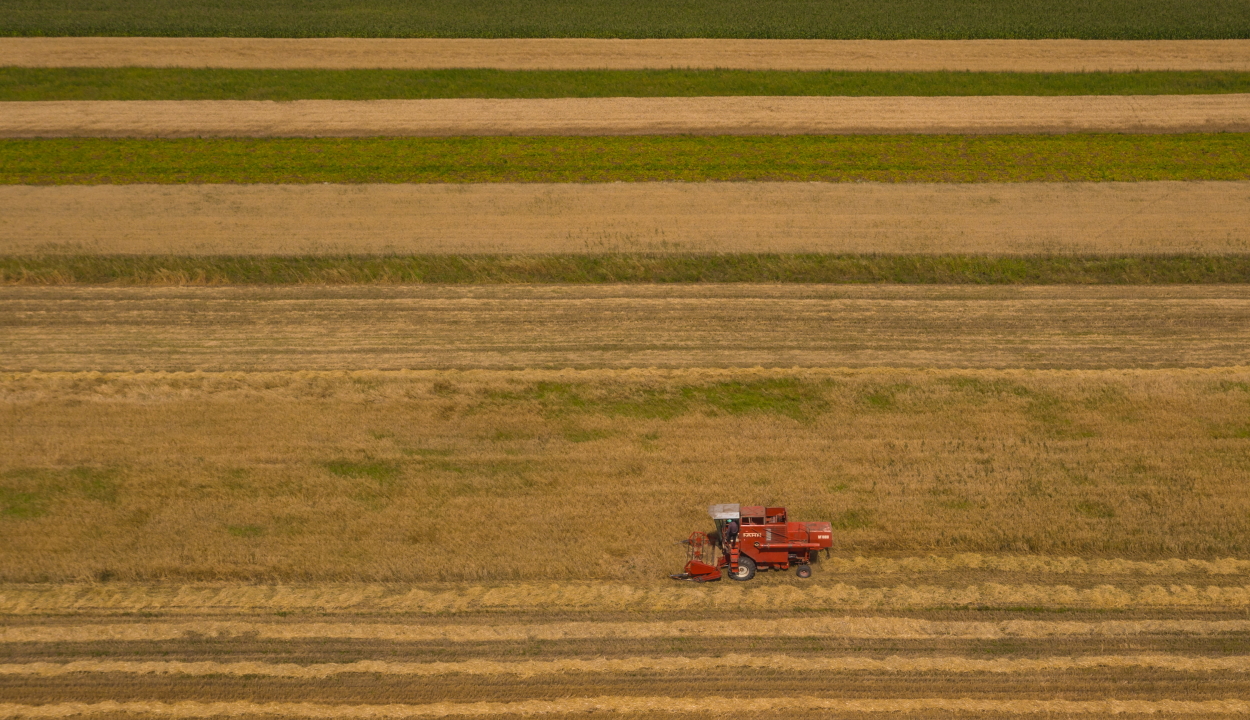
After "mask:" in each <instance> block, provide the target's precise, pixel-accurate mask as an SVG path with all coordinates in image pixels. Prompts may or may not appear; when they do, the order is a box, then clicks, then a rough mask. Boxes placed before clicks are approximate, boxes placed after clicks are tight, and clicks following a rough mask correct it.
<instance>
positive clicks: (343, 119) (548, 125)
mask: <svg viewBox="0 0 1250 720" xmlns="http://www.w3.org/2000/svg"><path fill="white" fill-rule="evenodd" d="M1247 131H1250V94H1228V95H1183V96H1182V95H1124V96H1068V97H1023V96H993V97H776V96H760V97H696V98H556V99H439V100H361V101H348V100H297V101H292V102H281V103H279V102H271V101H256V102H253V101H240V100H188V101H177V100H153V101H98V102H97V101H47V102H13V103H5V104H4V106H3V112H2V113H0V137H9V138H36V137H370V136H380V135H389V136H408V137H451V136H461V135H584V136H591V135H685V134H689V135H814V134H900V133H919V134H1002V133H1073V132H1123V133H1194V132H1247Z"/></svg>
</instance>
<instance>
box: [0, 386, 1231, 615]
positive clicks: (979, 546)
mask: <svg viewBox="0 0 1250 720" xmlns="http://www.w3.org/2000/svg"><path fill="white" fill-rule="evenodd" d="M1248 386H1250V375H1248V374H1247V371H1246V370H1245V369H1244V368H1228V369H1191V370H1184V369H1176V370H1102V371H1020V370H1006V371H995V370H943V371H939V370H905V369H898V370H881V369H876V370H858V371H857V370H849V369H848V370H818V369H805V370H780V369H777V370H761V369H756V370H728V369H727V370H718V371H714V370H671V371H663V370H649V371H648V370H623V371H612V370H588V371H540V370H531V371H511V372H510V371H406V372H281V373H118V374H102V373H16V374H8V375H5V376H4V377H3V378H2V379H0V427H2V428H3V433H4V436H5V437H6V446H7V447H6V452H5V453H4V455H3V457H2V458H0V463H3V464H2V465H0V483H2V484H0V488H3V493H4V494H3V495H2V496H0V501H2V502H3V506H2V507H3V522H4V527H5V535H6V542H5V543H4V545H3V546H2V547H0V568H2V572H3V579H4V580H7V581H15V582H29V581H36V582H47V581H65V580H90V579H93V578H96V579H113V580H162V579H168V580H175V579H182V580H227V579H237V580H268V581H300V580H317V581H330V580H333V581H370V582H378V581H382V582H393V581H402V582H413V581H473V580H492V581H507V580H561V581H563V580H576V579H588V578H591V579H604V580H609V579H615V580H628V581H638V580H641V579H645V578H655V577H662V576H663V575H664V574H666V573H667V572H673V571H675V570H676V569H679V568H674V565H680V564H681V563H680V562H679V561H680V559H681V554H680V552H679V550H680V548H678V547H676V546H674V545H673V542H674V541H676V540H679V539H681V538H683V537H685V535H686V534H687V533H688V532H689V531H690V530H693V529H697V528H700V527H703V526H704V524H705V518H704V517H703V511H702V508H703V507H705V506H706V505H708V504H710V503H713V502H722V501H727V500H732V501H743V502H745V501H748V500H754V501H758V502H778V501H784V502H786V504H788V505H789V506H790V508H791V510H792V512H793V513H794V515H795V516H801V517H805V518H810V519H829V520H831V521H833V522H834V524H835V528H836V529H837V531H838V535H837V545H836V546H835V555H836V556H837V557H839V558H842V559H841V560H838V561H836V563H834V564H833V565H831V569H832V568H839V570H838V571H833V572H830V573H827V574H823V575H822V576H821V579H820V580H818V581H817V582H816V583H815V584H813V585H811V586H810V588H811V590H810V592H815V591H816V587H817V586H820V587H824V584H825V583H837V582H838V580H837V579H838V578H839V577H844V576H846V575H847V574H849V575H853V576H857V577H866V578H869V580H868V581H865V582H864V583H861V584H857V585H855V586H845V587H840V586H838V585H836V584H835V585H831V586H829V587H827V588H825V590H824V592H829V593H832V594H833V595H830V596H829V598H827V599H825V600H820V599H818V598H817V596H815V595H811V596H809V597H810V598H811V602H813V603H817V605H819V606H825V604H827V603H831V604H832V605H834V606H836V605H839V604H842V605H850V606H856V607H875V606H881V607H892V606H897V605H898V604H899V603H900V602H902V604H904V605H906V604H914V603H913V602H912V601H908V600H906V599H904V600H901V601H900V600H899V599H898V598H899V597H900V596H899V595H898V593H897V592H895V591H892V590H890V588H892V587H895V588H899V587H904V588H905V587H910V588H912V590H910V591H911V592H916V593H919V595H917V598H918V599H916V600H915V601H914V602H915V603H920V604H922V605H923V604H924V603H925V602H932V603H936V604H943V605H945V604H967V603H975V602H979V600H977V598H978V597H987V598H992V597H993V596H994V592H997V591H995V590H994V589H993V583H995V582H998V580H996V578H998V577H1001V576H1003V575H1004V574H1005V575H1006V576H1009V577H1012V578H1014V580H1013V582H1012V583H1011V584H1012V585H1013V586H1019V587H1018V588H1017V590H1018V592H1019V593H1020V594H1019V595H1018V597H1017V600H1016V602H1018V603H1019V604H1022V605H1028V604H1032V603H1033V602H1034V601H1035V599H1036V598H1039V597H1041V596H1039V595H1037V594H1036V593H1033V591H1031V590H1028V589H1027V588H1028V587H1030V586H1032V585H1036V584H1037V583H1035V582H1034V581H1032V580H1026V579H1027V578H1031V577H1036V576H1043V577H1045V576H1048V575H1050V574H1053V573H1054V572H1056V571H1058V572H1063V573H1064V574H1066V575H1067V576H1068V577H1071V578H1075V579H1076V580H1074V581H1073V583H1074V584H1072V588H1073V589H1072V593H1074V595H1073V596H1072V600H1071V601H1072V602H1074V603H1077V604H1091V603H1092V604H1095V605H1096V604H1099V601H1096V600H1092V599H1086V600H1081V599H1080V596H1081V594H1082V593H1086V594H1093V595H1097V593H1099V592H1101V591H1100V590H1099V589H1098V588H1099V586H1100V585H1103V584H1106V583H1103V582H1101V581H1102V579H1104V578H1106V577H1108V576H1110V575H1117V574H1121V573H1120V571H1118V570H1116V569H1115V568H1117V567H1119V566H1118V565H1117V564H1116V563H1117V562H1126V561H1132V562H1141V563H1145V564H1144V565H1141V566H1140V567H1141V568H1155V570H1139V571H1132V572H1129V573H1128V574H1127V575H1124V576H1123V577H1124V578H1126V579H1122V580H1118V581H1116V582H1115V583H1110V584H1111V585H1113V586H1115V587H1117V588H1119V590H1117V592H1123V593H1127V594H1126V595H1124V596H1123V600H1122V602H1123V603H1124V604H1125V605H1126V606H1135V605H1138V604H1142V603H1145V604H1150V603H1151V602H1153V600H1149V599H1148V598H1151V597H1155V596H1158V597H1161V598H1163V597H1167V598H1172V599H1171V600H1167V601H1166V603H1167V604H1176V603H1180V604H1186V603H1197V604H1199V605H1202V604H1211V603H1217V604H1218V603H1221V602H1227V603H1230V604H1231V605H1230V606H1238V607H1239V606H1241V605H1242V604H1243V603H1244V602H1245V599H1244V598H1245V594H1244V592H1245V591H1244V582H1242V581H1241V580H1240V579H1239V578H1242V577H1244V565H1243V564H1238V563H1239V562H1240V561H1236V560H1231V559H1228V558H1236V557H1240V556H1242V555H1243V554H1244V553H1245V552H1246V549H1247V548H1246V544H1245V543H1246V537H1247V536H1248V535H1247V532H1248V531H1250V525H1248V523H1250V499H1248V498H1247V495H1246V493H1245V492H1244V489H1243V487H1242V480H1243V478H1244V475H1245V468H1246V465H1245V462H1246V437H1247V425H1246V417H1247V404H1248V403H1250V395H1247V390H1246V388H1247V387H1248ZM626 508H629V510H626ZM453 518H454V522H453V521H452V519H453ZM622 518H627V519H628V521H629V531H628V532H627V533H622V531H621V527H620V523H621V520H622ZM466 537H471V538H472V540H471V545H472V546H473V548H474V551H473V552H469V553H463V552H458V549H459V548H462V547H463V546H464V544H465V539H466ZM1004 551H1005V552H1008V553H1011V554H1025V555H1043V556H1051V557H1055V556H1059V557H1071V556H1079V557H1081V558H1083V559H1082V560H1081V561H1079V562H1078V561H1072V560H1068V561H1062V560H1041V561H1027V560H1021V561H1017V562H1020V563H1021V564H1020V566H1019V569H1012V568H1011V567H1009V566H1003V565H1001V564H996V563H999V562H1000V561H993V560H992V561H985V562H984V563H980V562H979V561H976V562H974V561H972V560H967V559H965V560H964V561H958V560H954V561H952V560H926V561H912V560H906V559H905V558H906V556H908V555H920V556H924V555H926V554H929V553H940V554H951V553H980V554H983V555H991V556H992V555H996V554H998V553H1002V552H1004ZM859 555H864V556H874V555H885V556H895V557H897V556H900V555H901V556H903V558H902V559H894V560H889V561H887V560H875V561H867V560H854V559H853V558H855V557H856V556H859ZM1098 558H1120V559H1121V560H1117V561H1114V562H1113V561H1111V560H1106V561H1100V560H1098ZM1172 558H1188V559H1187V560H1179V561H1177V560H1172ZM961 562H962V563H963V564H962V565H961ZM1030 562H1032V563H1034V564H1032V565H1030V564H1029V563H1030ZM838 563H840V564H838ZM865 563H867V564H865ZM874 563H875V565H874ZM890 563H893V565H891V564H890ZM917 563H919V564H917ZM925 563H929V565H927V566H926V565H925ZM1073 563H1077V564H1078V565H1080V567H1083V568H1084V570H1083V571H1081V572H1070V569H1071V568H1072V567H1075V566H1076V565H1073ZM1193 563H1198V564H1193ZM1202 563H1206V564H1202ZM878 566H879V567H882V568H885V567H889V568H892V570H891V571H890V572H880V571H874V570H872V569H871V568H873V567H878ZM926 567H927V568H928V569H926ZM1047 567H1050V568H1051V570H1047V569H1046V568H1047ZM1128 567H1129V568H1133V567H1139V566H1135V565H1131V564H1130V565H1129V566H1128ZM1217 567H1224V568H1229V569H1230V570H1231V571H1232V572H1231V574H1228V573H1215V572H1212V571H1211V568H1217ZM903 568H907V579H906V580H903V581H900V578H899V577H898V572H899V571H900V570H902V569H903ZM1162 569H1166V572H1167V574H1171V575H1175V574H1178V573H1179V574H1181V575H1187V576H1192V577H1195V578H1201V581H1200V582H1193V583H1187V585H1193V586H1194V588H1196V589H1195V590H1193V591H1192V592H1195V593H1197V594H1196V595H1195V596H1194V597H1195V598H1196V599H1193V600H1188V601H1184V600H1180V599H1178V598H1182V597H1185V596H1186V595H1185V593H1187V592H1191V591H1190V590H1184V589H1178V588H1171V587H1170V586H1168V585H1166V584H1164V583H1161V581H1160V580H1159V577H1160V574H1159V573H1160V571H1161V570H1162ZM843 571H844V572H843ZM930 576H933V577H939V576H948V577H956V578H963V580H961V581H960V582H958V583H956V585H955V586H953V587H945V588H944V587H942V586H941V584H940V583H938V584H934V583H930V582H928V580H927V578H929V577H930ZM929 586H932V587H929ZM1207 586H1211V587H1217V588H1222V589H1219V590H1218V592H1219V593H1225V595H1218V594H1217V595H1211V596H1208V597H1207V599H1205V600H1204V599H1202V592H1206V591H1205V590H1204V588H1206V587H1207ZM978 588H979V589H978ZM1159 588H1162V589H1161V590H1160V589H1159ZM926 593H928V594H927V595H926ZM960 593H965V594H968V593H970V594H968V595H967V598H968V599H966V600H960V599H959V598H960V597H964V596H963V595H960ZM1030 593H1033V594H1030ZM1227 593H1232V594H1227ZM1008 594H1009V593H1008ZM1093 595H1090V597H1091V598H1092V597H1093ZM1111 596H1115V593H1111ZM1111 596H1109V597H1111ZM925 597H928V598H929V599H928V600H924V599H923V598H925ZM1004 597H1006V595H1004ZM566 602H567V601H566ZM764 602H765V603H767V602H773V600H769V601H764ZM1108 602H1110V603H1111V604H1112V605H1115V604H1116V603H1117V602H1120V601H1115V600H1108Z"/></svg>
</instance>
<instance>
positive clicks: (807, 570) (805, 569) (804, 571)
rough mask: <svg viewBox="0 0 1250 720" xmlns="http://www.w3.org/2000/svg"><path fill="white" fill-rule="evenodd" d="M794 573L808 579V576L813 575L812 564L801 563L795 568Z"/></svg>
mask: <svg viewBox="0 0 1250 720" xmlns="http://www.w3.org/2000/svg"><path fill="white" fill-rule="evenodd" d="M794 574H795V575H798V576H799V577H801V578H803V579H804V580H806V579H807V578H809V577H811V576H812V566H811V565H800V566H798V567H796V568H795V569H794Z"/></svg>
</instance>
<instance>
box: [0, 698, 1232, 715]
mask: <svg viewBox="0 0 1250 720" xmlns="http://www.w3.org/2000/svg"><path fill="white" fill-rule="evenodd" d="M730 706H732V707H733V708H734V709H735V710H736V711H738V712H740V713H743V714H746V713H752V712H767V711H776V710H830V711H837V712H890V713H898V712H921V711H927V710H945V711H953V712H996V713H1004V714H1012V715H1024V714H1038V713H1067V714H1074V715H1075V714H1080V715H1089V714H1095V715H1114V714H1121V713H1141V714H1155V713H1162V714H1172V715H1194V714H1243V713H1247V712H1250V701H1246V700H1236V699H1229V700H1204V701H1188V700H971V699H966V698H964V699H955V698H949V699H948V698H918V699H894V698H883V699H874V700H859V699H856V700H850V699H841V698H812V697H768V698H749V699H743V698H734V699H729V698H722V697H696V698H672V697H611V696H609V697H597V698H566V699H561V700H523V701H518V702H503V703H500V702H479V703H431V704H426V705H321V704H316V703H250V702H216V703H201V702H175V703H162V702H112V701H109V702H101V703H52V704H48V705H17V704H12V703H7V704H0V717H29V718H60V717H70V716H74V715H88V716H89V715H102V714H106V713H143V714H148V715H157V716H162V717H176V718H205V717H217V716H238V715H277V716H287V717H290V716H298V717H305V718H377V717H437V716H444V715H468V716H474V715H476V716H482V715H504V714H519V715H542V714H549V713H579V712H581V713H586V712H671V713H695V714H705V713H707V711H708V708H714V707H730Z"/></svg>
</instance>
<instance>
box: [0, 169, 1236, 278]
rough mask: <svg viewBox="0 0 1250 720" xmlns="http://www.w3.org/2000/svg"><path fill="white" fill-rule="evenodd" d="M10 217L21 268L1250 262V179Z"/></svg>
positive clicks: (101, 204) (107, 208) (567, 191)
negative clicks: (48, 258) (33, 258)
mask: <svg viewBox="0 0 1250 720" xmlns="http://www.w3.org/2000/svg"><path fill="white" fill-rule="evenodd" d="M466 218H472V221H471V222H468V221H466ZM0 222H3V224H4V241H3V253H4V254H5V255H9V256H17V255H83V256H87V255H147V256H153V255H159V256H178V255H185V256H222V255H233V256H239V255H255V256H265V255H268V256H275V255H283V256H307V255H320V256H325V255H361V254H375V255H376V254H383V255H404V254H416V255H427V254H435V255H438V254H441V255H457V256H458V255H482V254H503V255H525V254H529V255H551V254H570V253H574V254H605V253H659V254H679V253H720V254H724V253H780V254H786V253H832V254H845V253H858V254H864V255H874V254H945V255H994V256H1028V255H1038V254H1048V255H1066V254H1075V255H1176V254H1182V253H1183V254H1188V255H1228V254H1232V255H1239V254H1240V255H1245V254H1250V183H1247V182H1195V181H1191V182H1168V181H1161V182H1152V183H1116V182H1106V183H1006V184H997V183H976V184H937V183H934V184H929V183H907V184H878V183H750V182H748V183H610V184H546V183H526V184H503V183H498V184H470V185H463V184H403V185H399V184H393V185H392V184H387V185H374V184H370V185H311V184H303V185H261V186H257V185H248V186H239V185H220V184H218V185H180V186H173V187H170V186H159V185H94V186H61V187H40V186H28V185H27V186H21V185H19V186H0ZM347 262H348V261H345V263H347ZM167 266H168V265H167ZM24 267H25V268H26V269H27V272H28V273H29V274H28V277H32V278H33V277H38V276H40V273H39V272H38V271H37V270H36V269H35V267H34V266H33V265H32V264H31V263H30V261H29V260H28V261H27V264H26V265H25V266H24ZM58 269H59V270H60V272H61V273H63V274H64V276H65V277H67V278H73V277H75V275H76V274H75V273H73V272H71V271H70V270H69V268H67V267H60V268H58ZM19 275H20V271H19V270H18V269H16V268H11V267H3V265H0V278H2V280H0V281H10V282H12V281H13V280H15V279H16V278H17V277H18V276H19ZM223 279H224V278H223ZM232 279H233V280H234V281H235V282H239V281H240V280H241V278H232ZM327 279H328V278H327ZM99 280H103V278H97V281H99ZM1033 281H1034V282H1037V281H1038V280H1037V279H1033Z"/></svg>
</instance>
